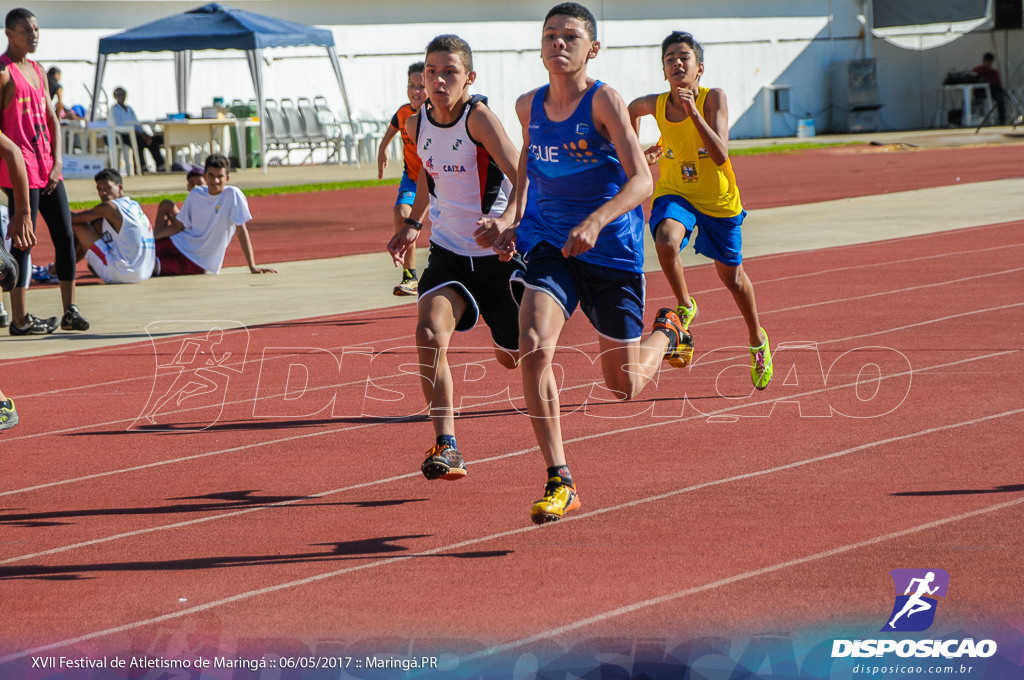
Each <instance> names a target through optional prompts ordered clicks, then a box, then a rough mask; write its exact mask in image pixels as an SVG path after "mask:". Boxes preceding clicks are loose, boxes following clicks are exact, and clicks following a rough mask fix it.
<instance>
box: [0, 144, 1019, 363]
mask: <svg viewBox="0 0 1024 680" xmlns="http://www.w3.org/2000/svg"><path fill="white" fill-rule="evenodd" d="M1005 131H1006V132H1009V131H1010V129H1009V128H1006V129H1005ZM969 134H970V136H968V132H965V131H952V132H945V133H944V134H941V133H937V132H934V131H933V132H930V133H919V134H918V135H916V136H915V135H909V134H908V133H902V134H898V133H891V134H889V135H885V136H879V140H878V141H879V142H880V143H885V144H899V143H914V144H915V145H918V146H924V145H926V143H927V144H932V143H933V141H932V140H934V139H935V137H936V136H940V137H947V138H949V137H952V138H953V139H954V141H960V140H963V143H993V142H992V140H991V139H988V140H986V141H985V142H982V141H981V139H983V138H984V136H987V137H989V138H992V137H995V136H1000V137H1002V136H1003V135H1004V132H999V131H992V132H983V133H982V135H977V136H974V135H973V131H969ZM832 139H835V138H829V141H831V140H832ZM758 141H760V142H761V144H764V143H765V141H764V140H758ZM784 141H793V140H784ZM821 141H824V140H821ZM1014 141H1020V140H1019V139H1014ZM935 145H938V146H949V145H954V144H953V143H952V142H950V141H949V140H948V139H946V140H944V143H941V144H939V143H938V142H935ZM737 146H738V144H737ZM375 176H376V168H367V167H365V166H364V167H363V168H361V169H358V168H351V167H347V166H346V167H342V168H336V167H322V166H310V167H300V168H272V169H271V170H270V171H269V172H268V173H267V175H264V174H263V172H262V171H252V170H250V171H247V172H244V173H238V172H236V173H234V174H232V181H233V183H235V184H238V185H240V186H242V187H250V186H259V184H256V183H257V182H264V181H268V178H270V179H271V180H272V181H271V182H270V183H271V184H273V185H280V184H284V183H307V182H327V181H341V179H329V178H342V179H344V178H351V179H360V178H361V179H366V178H371V177H375ZM289 180H294V181H289ZM129 182H130V183H131V184H130V186H131V185H134V184H135V183H136V182H138V185H139V186H140V187H141V186H142V185H143V184H144V185H145V186H146V187H147V191H149V190H152V191H153V192H161V191H177V190H178V188H177V186H175V185H177V184H180V183H181V177H180V176H171V177H167V176H143V177H140V178H130V180H129ZM250 182H253V183H251V184H250ZM80 184H81V187H80V186H79V185H80ZM71 186H73V188H74V191H75V192H76V194H77V192H79V191H82V192H85V189H88V190H90V191H92V190H93V185H92V183H91V182H89V181H75V182H69V189H70V188H71ZM161 187H166V188H162V189H161ZM150 188H152V189H150ZM132 191H133V193H135V194H136V195H138V193H139V191H140V190H136V189H133V190H132ZM979 193H980V194H983V195H984V196H985V201H984V202H979V201H977V200H976V197H977V196H978V195H979ZM92 196H93V197H94V196H95V194H94V193H93V194H92ZM73 200H75V199H73ZM78 200H89V198H88V197H87V198H84V199H78ZM1022 215H1024V179H1008V180H998V181H993V182H986V183H984V185H983V187H982V188H979V186H978V185H977V184H971V185H956V186H950V187H941V188H935V189H925V190H920V191H908V192H898V193H891V194H884V195H879V196H866V197H860V198H850V199H843V200H838V201H828V202H822V203H814V204H808V205H798V206H788V207H780V208H771V209H762V210H756V211H753V212H751V214H750V215H749V217H748V218H747V221H746V222H745V224H744V253H745V255H746V256H747V257H748V258H749V257H756V256H759V255H767V254H773V253H781V252H792V251H797V250H807V249H815V248H824V247H830V246H836V245H844V244H849V243H861V242H868V241H876V240H881V239H889V238H898V237H905V236H911V235H916V234H923V233H930V232H936V231H946V230H956V229H962V228H967V227H972V226H977V225H983V224H992V223H998V222H1005V221H1010V220H1016V219H1021V216H1022ZM650 245H651V244H650V243H648V253H647V263H648V269H649V270H657V268H658V260H657V256H656V255H655V254H654V252H653V249H652V248H651V247H650ZM687 252H688V253H689V255H688V259H689V261H688V262H687V264H688V266H699V265H702V264H707V262H708V261H707V260H705V259H704V258H701V257H699V256H697V255H694V254H692V249H690V250H688V251H687ZM420 261H421V262H425V261H426V259H425V257H424V258H423V259H421V260H420ZM266 264H271V266H274V267H275V268H277V269H278V270H279V272H280V273H279V274H277V275H261V276H254V275H252V274H250V273H249V272H248V269H245V268H228V269H225V270H224V271H223V272H222V273H221V274H220V275H219V276H190V277H180V278H173V277H172V278H161V279H153V280H150V281H147V282H146V283H144V284H139V285H121V286H111V285H90V286H81V287H79V289H78V293H77V298H78V303H79V306H80V307H81V309H82V311H83V313H85V314H86V316H88V317H89V318H90V320H91V321H92V324H93V330H91V331H89V332H87V333H64V332H61V331H58V332H56V333H54V334H53V335H50V336H43V337H31V338H21V337H17V338H16V337H10V336H8V335H7V333H6V332H5V331H0V334H2V337H0V359H15V358H26V357H33V356H42V355H48V354H54V353H59V352H66V351H74V350H83V349H91V348H97V347H106V346H110V345H115V344H119V343H126V342H138V341H145V340H147V339H148V338H149V334H148V332H147V330H146V328H147V326H151V324H154V323H157V322H160V321H167V320H174V321H175V323H174V328H175V329H176V330H178V331H183V330H187V329H188V327H189V324H188V323H187V322H183V321H181V320H189V319H193V320H196V322H195V324H194V326H195V328H196V329H199V328H205V327H208V326H206V325H205V324H204V322H205V321H208V320H218V321H235V322H237V323H239V324H243V325H246V326H250V325H257V324H264V323H272V322H283V321H289V320H294V319H303V318H310V317H317V316H325V315H331V314H339V313H343V312H353V311H360V310H372V309H381V308H387V307H392V306H396V305H411V304H413V300H412V299H411V298H396V297H394V296H393V295H392V294H391V289H392V287H393V286H394V284H395V283H396V282H397V273H396V270H395V269H394V268H393V267H392V264H391V261H390V258H389V256H388V255H387V254H386V253H384V252H381V253H373V254H368V255H354V256H348V257H343V258H332V259H322V260H308V261H303V262H281V263H266ZM29 308H30V310H31V311H32V312H33V313H35V314H36V315H40V316H41V315H51V314H57V313H58V311H59V309H60V298H59V292H58V290H57V289H56V287H46V288H39V289H30V290H29ZM151 328H152V326H151Z"/></svg>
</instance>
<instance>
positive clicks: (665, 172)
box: [654, 87, 743, 217]
mask: <svg viewBox="0 0 1024 680" xmlns="http://www.w3.org/2000/svg"><path fill="white" fill-rule="evenodd" d="M708 91H709V90H708V88H706V87H702V88H700V92H699V93H698V94H697V110H698V111H700V112H701V115H702V116H703V115H704V100H705V99H707V95H708ZM668 96H669V93H668V92H666V93H664V94H661V95H659V96H658V103H657V105H656V108H655V114H654V117H655V119H656V120H657V121H658V129H659V130H660V131H661V147H662V150H663V153H662V156H661V160H659V161H658V169H659V171H660V177H659V178H658V185H657V186H656V187H655V188H654V198H655V199H657V198H658V197H659V196H665V195H676V196H682V197H683V198H685V199H686V200H687V201H689V202H690V203H691V204H692V205H693V207H695V208H696V209H697V210H700V211H701V212H702V213H704V214H705V215H710V216H711V217H735V216H736V215H739V214H740V213H741V212H742V211H743V205H742V204H741V203H740V190H739V187H737V186H736V175H735V174H733V171H732V161H731V160H730V159H726V161H725V163H724V164H723V165H721V166H719V165H715V162H714V161H713V160H711V157H710V156H709V155H708V152H707V149H705V148H704V143H703V142H702V141H701V139H700V135H699V134H697V128H696V127H695V126H694V124H693V121H692V120H690V119H689V118H687V119H686V120H684V121H681V122H678V123H673V122H671V121H669V120H668V118H666V116H665V108H666V107H667V105H668Z"/></svg>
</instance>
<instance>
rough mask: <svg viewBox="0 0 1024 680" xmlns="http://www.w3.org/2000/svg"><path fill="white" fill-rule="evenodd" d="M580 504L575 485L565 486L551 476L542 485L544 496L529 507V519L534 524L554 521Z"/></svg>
mask: <svg viewBox="0 0 1024 680" xmlns="http://www.w3.org/2000/svg"><path fill="white" fill-rule="evenodd" d="M580 505H582V503H580V497H579V494H577V493H576V486H575V485H573V486H566V485H565V484H563V483H562V480H561V479H560V478H558V477H552V478H551V479H549V480H548V483H547V485H546V486H545V487H544V497H543V498H541V499H540V500H539V501H535V502H534V504H533V507H531V508H530V519H532V520H533V522H534V524H547V523H548V522H556V521H558V520H560V519H562V518H563V517H565V513H567V512H572V511H573V510H577V509H579V507H580Z"/></svg>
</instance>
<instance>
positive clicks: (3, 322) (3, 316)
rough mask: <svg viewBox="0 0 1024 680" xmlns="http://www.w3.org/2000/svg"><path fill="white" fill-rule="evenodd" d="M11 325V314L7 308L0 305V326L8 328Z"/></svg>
mask: <svg viewBox="0 0 1024 680" xmlns="http://www.w3.org/2000/svg"><path fill="white" fill-rule="evenodd" d="M10 325H11V316H10V314H8V313H7V310H6V309H4V308H3V305H0V328H7V327H8V326H10Z"/></svg>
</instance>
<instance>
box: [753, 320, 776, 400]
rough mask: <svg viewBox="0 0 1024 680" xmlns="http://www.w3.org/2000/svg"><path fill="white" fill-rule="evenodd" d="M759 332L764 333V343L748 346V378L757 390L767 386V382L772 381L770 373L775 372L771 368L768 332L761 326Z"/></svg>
mask: <svg viewBox="0 0 1024 680" xmlns="http://www.w3.org/2000/svg"><path fill="white" fill-rule="evenodd" d="M761 332H762V333H764V344H763V345H761V346H760V347H751V348H750V379H751V381H753V383H754V387H756V388H757V389H759V390H763V389H764V388H766V387H768V383H770V382H771V381H772V373H774V372H775V369H774V368H772V350H771V348H770V347H769V346H768V334H767V333H765V332H764V329H763V328H762V329H761Z"/></svg>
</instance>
